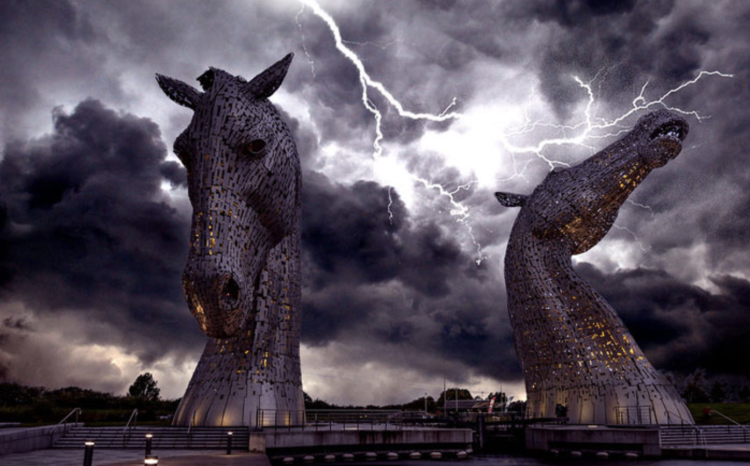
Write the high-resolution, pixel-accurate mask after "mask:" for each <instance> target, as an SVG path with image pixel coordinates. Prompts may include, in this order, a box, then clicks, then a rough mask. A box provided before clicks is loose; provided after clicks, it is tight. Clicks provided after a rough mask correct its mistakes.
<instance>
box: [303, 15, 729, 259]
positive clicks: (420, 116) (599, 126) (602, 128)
mask: <svg viewBox="0 0 750 466" xmlns="http://www.w3.org/2000/svg"><path fill="white" fill-rule="evenodd" d="M300 2H301V3H302V9H301V10H300V12H298V13H297V24H298V25H299V28H300V32H302V26H301V23H300V22H299V16H300V15H301V14H302V12H303V11H304V8H305V7H306V6H307V7H309V8H310V10H311V11H312V12H313V14H315V15H316V16H317V17H319V18H320V19H322V20H323V22H324V23H325V24H326V25H327V26H328V29H329V30H330V31H331V34H332V35H333V38H334V41H335V47H336V50H338V51H339V52H340V53H341V54H342V55H343V56H344V57H346V58H347V59H348V60H349V61H350V62H351V63H352V64H353V65H354V66H355V68H356V69H357V72H358V76H359V82H360V85H361V87H362V96H361V99H362V105H363V106H364V107H365V108H366V109H367V110H368V111H369V112H370V113H371V114H372V115H373V118H374V120H375V138H374V140H373V158H375V159H377V158H379V157H380V156H381V155H382V153H383V147H382V145H381V142H382V140H383V138H384V136H383V132H382V118H383V117H382V113H381V112H380V110H379V109H378V107H377V106H376V105H375V104H374V103H373V102H372V100H371V99H370V90H374V91H376V92H377V93H379V94H380V95H381V96H382V97H383V98H384V99H385V100H386V101H387V102H388V104H389V105H390V106H392V107H393V108H395V109H396V111H397V112H398V115H399V116H401V117H402V118H406V119H411V120H424V121H431V122H442V121H447V120H455V119H459V118H461V117H462V116H463V114H461V113H458V112H454V111H451V109H452V108H453V107H454V106H455V105H456V98H453V100H452V102H451V103H450V104H449V105H448V106H447V107H446V108H445V109H444V110H443V111H442V112H441V113H439V114H431V113H416V112H412V111H409V110H406V109H405V108H404V106H403V105H402V104H401V102H399V100H398V99H397V98H396V97H395V96H394V95H393V94H392V93H391V92H390V91H389V90H388V89H387V88H386V87H385V86H384V85H383V84H382V83H381V82H379V81H376V80H374V79H373V78H372V77H371V76H370V75H369V73H368V72H367V70H366V69H365V66H364V64H363V63H362V61H361V60H360V58H359V57H358V56H357V54H355V53H354V52H353V51H352V50H351V49H350V48H349V47H347V46H346V43H345V42H346V41H344V40H343V38H342V36H341V32H340V30H339V27H338V25H337V24H336V22H335V20H334V19H333V17H331V15H329V14H328V13H327V12H326V11H325V10H323V9H322V8H321V7H320V5H319V4H318V2H317V1H316V0H300ZM350 43H351V42H350ZM365 44H366V43H365ZM303 48H304V49H305V54H306V55H307V57H308V61H309V62H311V63H312V60H311V58H310V56H309V54H308V53H307V49H306V48H305V47H304V41H303ZM313 69H314V68H313ZM601 71H602V70H600V71H599V72H598V73H597V74H596V75H595V76H594V78H593V79H592V80H591V81H588V82H584V81H583V80H581V79H580V78H579V77H578V76H572V79H573V80H575V82H576V83H577V84H578V86H579V87H580V88H581V89H582V90H584V91H585V93H586V96H587V102H586V106H585V108H584V110H583V120H582V121H580V122H578V123H576V124H574V125H559V124H554V123H547V122H543V121H531V119H530V118H528V114H527V116H526V121H525V122H524V123H523V124H522V125H521V126H520V127H518V128H515V129H503V130H502V131H500V133H499V137H500V143H501V145H502V146H503V148H504V149H505V150H506V151H507V152H508V153H509V154H510V156H511V159H512V162H513V174H512V175H511V177H509V178H507V179H513V178H519V177H520V178H522V179H525V180H527V181H528V179H527V178H526V176H525V171H526V169H527V168H528V166H529V163H530V161H531V160H532V159H530V160H527V161H526V162H525V163H523V164H521V169H520V170H519V169H518V166H519V163H518V160H517V159H516V155H519V154H532V155H534V156H536V157H537V158H538V159H540V160H542V161H544V162H545V163H547V165H548V166H549V168H550V170H552V169H554V168H555V167H557V166H564V167H568V166H570V164H569V163H567V162H563V161H560V160H554V159H551V158H549V157H548V156H546V155H545V154H544V151H545V149H547V148H548V147H550V146H562V145H573V146H580V147H584V148H587V149H589V150H591V151H592V152H593V151H594V150H595V149H594V147H593V146H592V145H589V144H586V141H588V140H592V139H603V138H609V137H613V136H619V135H621V134H623V133H625V132H627V131H628V130H629V128H627V127H626V126H625V125H624V123H623V122H624V121H625V120H626V119H627V118H629V117H631V116H633V115H635V114H636V113H638V112H641V111H645V110H648V109H650V108H651V107H654V106H661V107H664V108H666V109H668V110H671V111H674V112H676V113H680V114H683V115H686V116H693V117H695V118H696V119H697V120H698V121H703V120H704V119H706V118H710V116H703V115H701V114H699V113H698V112H697V111H694V110H684V109H682V108H679V107H674V106H670V105H668V104H667V103H666V100H667V99H668V98H669V97H670V96H672V95H674V94H676V93H678V92H680V91H681V90H683V89H685V88H687V87H689V86H692V85H694V84H696V83H697V82H698V81H700V80H701V79H702V78H704V77H706V76H718V77H722V78H732V77H733V75H732V74H726V73H722V72H720V71H704V70H702V71H700V72H699V73H698V75H697V76H696V77H695V78H693V79H691V80H689V81H686V82H684V83H682V84H680V85H679V86H677V87H676V88H673V89H670V90H668V91H667V92H665V93H664V94H662V95H661V96H660V97H658V98H656V99H652V100H647V99H646V97H645V93H646V90H647V87H648V84H649V82H648V81H647V82H646V83H645V84H644V85H643V86H642V87H641V91H640V93H639V94H638V95H637V96H636V97H635V98H634V99H633V101H632V102H631V107H630V108H629V109H627V111H625V112H624V113H622V114H621V115H619V116H617V117H616V118H614V119H611V120H607V119H604V118H595V116H594V111H593V110H594V105H595V104H596V98H595V95H594V92H593V90H592V83H593V82H594V81H596V80H597V79H598V77H599V75H600V73H601ZM600 85H601V83H600ZM533 92H534V91H533V90H532V96H533ZM537 128H552V129H555V130H558V131H559V132H560V136H558V137H552V138H546V139H542V140H541V141H539V142H537V143H536V144H535V145H527V146H519V145H516V144H514V143H513V142H512V141H511V139H510V138H512V137H516V136H521V135H529V134H531V133H533V132H534V131H535V130H536V129H537ZM571 133H575V135H570V134H571ZM412 176H413V178H414V179H415V180H416V181H418V182H420V183H422V184H423V185H424V186H425V187H426V188H428V189H435V190H437V192H438V194H439V195H440V196H443V197H445V198H447V199H448V201H449V202H450V204H451V206H452V209H450V215H451V216H454V217H456V221H457V222H458V223H461V224H463V225H465V226H466V228H467V231H468V233H469V237H470V238H471V240H472V242H473V243H474V245H475V246H476V248H477V254H478V259H477V260H476V263H477V264H478V265H479V264H481V262H482V260H483V259H484V256H483V255H482V254H481V245H479V243H478V242H477V241H476V238H475V237H474V234H473V230H472V227H471V225H470V224H469V223H468V219H469V218H470V213H469V209H468V207H467V206H466V205H464V204H463V203H461V202H459V201H457V200H456V199H455V197H454V196H455V194H457V193H458V192H459V191H460V190H461V189H468V187H467V186H470V185H471V184H473V183H474V180H472V181H470V182H468V183H467V184H465V185H461V186H459V187H458V188H457V189H456V190H453V191H449V190H447V189H446V188H445V187H444V186H442V185H440V184H438V183H433V182H429V181H427V180H425V179H423V178H420V177H417V176H416V175H414V174H412ZM390 189H391V188H390V187H389V190H388V194H389V204H388V213H389V220H390V221H392V219H393V213H392V212H391V210H390V207H391V205H392V198H391V192H390ZM631 203H632V204H633V205H636V206H638V207H642V208H646V209H649V210H650V211H651V212H652V214H653V210H652V209H651V208H650V207H649V206H645V205H643V204H637V203H634V202H631ZM615 227H616V228H618V229H621V230H624V231H627V232H629V233H630V234H631V235H633V237H634V238H635V240H636V241H637V242H638V245H639V246H640V248H641V249H642V250H644V251H645V248H644V247H643V246H642V244H641V243H640V241H639V239H638V237H637V235H636V234H635V233H634V232H633V231H632V230H630V229H628V228H627V227H622V226H619V225H615Z"/></svg>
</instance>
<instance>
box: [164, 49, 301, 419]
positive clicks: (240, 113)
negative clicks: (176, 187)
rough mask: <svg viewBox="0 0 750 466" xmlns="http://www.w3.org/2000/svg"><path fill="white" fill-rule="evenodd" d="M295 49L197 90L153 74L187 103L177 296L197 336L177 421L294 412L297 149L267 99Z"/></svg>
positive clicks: (212, 76)
mask: <svg viewBox="0 0 750 466" xmlns="http://www.w3.org/2000/svg"><path fill="white" fill-rule="evenodd" d="M291 61H292V54H289V55H287V56H286V57H284V58H283V59H282V60H280V61H279V62H277V63H276V64H274V65H272V66H271V67H270V68H268V69H267V70H265V71H263V72H262V73H260V74H259V75H258V76H256V77H255V78H254V79H252V80H251V81H249V82H248V81H245V80H244V79H242V78H241V77H239V76H232V75H231V74H229V73H227V72H225V71H222V70H220V69H216V68H210V69H209V70H208V71H206V72H205V73H203V74H202V75H201V76H200V77H199V78H198V81H199V83H200V85H201V87H202V89H203V92H201V91H198V90H197V89H195V88H193V87H192V86H190V85H188V84H186V83H184V82H182V81H178V80H176V79H172V78H168V77H165V76H161V75H157V77H156V79H157V81H158V83H159V86H161V88H162V90H163V91H164V92H165V93H166V94H167V96H169V98H170V99H172V100H173V101H175V102H176V103H178V104H180V105H182V106H185V107H187V108H189V109H191V110H193V112H194V113H193V118H192V121H191V122H190V125H189V126H188V127H187V129H186V130H185V131H184V132H183V133H182V134H181V135H180V136H178V137H177V139H176V140H175V143H174V151H175V154H176V155H177V156H178V157H179V158H180V160H181V161H182V163H183V164H184V165H185V168H186V170H187V176H188V195H189V197H190V203H191V204H192V206H193V219H192V227H191V232H190V251H189V253H188V261H187V266H186V267H185V271H184V274H183V278H182V286H183V291H184V295H185V300H186V301H187V303H188V306H189V308H190V312H191V313H192V314H193V315H194V316H195V318H196V319H197V320H198V324H199V325H200V328H201V329H202V330H203V332H204V333H205V334H206V335H208V336H209V337H211V339H210V340H209V341H208V343H207V344H206V347H205V349H204V351H203V355H202V356H201V359H200V361H199V362H198V367H197V368H196V369H195V373H194V374H193V377H192V379H191V380H190V383H189V385H188V388H187V391H186V393H185V396H184V397H183V398H182V402H181V403H180V406H179V408H178V409H177V413H176V414H175V417H174V424H175V425H200V426H233V425H249V426H253V425H255V424H256V422H257V413H258V409H269V410H277V411H279V412H283V413H284V415H283V417H284V421H285V422H289V423H297V422H299V421H300V420H301V419H302V416H303V415H304V414H303V411H302V410H303V409H304V400H303V396H302V383H301V377H300V363H299V336H300V306H301V303H300V296H301V295H300V228H299V223H300V188H301V174H300V161H299V156H298V154H297V148H296V146H295V143H294V140H293V138H292V135H291V132H290V131H289V128H288V127H287V125H286V123H284V121H283V120H282V118H281V116H280V115H279V112H278V111H277V110H276V108H275V107H274V106H273V104H271V103H270V102H269V101H268V98H269V97H270V96H271V95H272V94H273V93H274V92H275V91H276V90H277V89H278V88H279V86H280V85H281V82H282V81H283V79H284V77H285V76H286V73H287V70H288V69H289V65H290V63H291Z"/></svg>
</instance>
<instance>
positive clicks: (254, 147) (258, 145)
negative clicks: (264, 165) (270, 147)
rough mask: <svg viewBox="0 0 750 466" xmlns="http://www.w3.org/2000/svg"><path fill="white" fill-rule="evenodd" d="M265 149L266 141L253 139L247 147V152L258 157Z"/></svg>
mask: <svg viewBox="0 0 750 466" xmlns="http://www.w3.org/2000/svg"><path fill="white" fill-rule="evenodd" d="M265 148H266V141H264V140H262V139H254V140H252V141H250V143H249V144H248V145H247V151H248V152H249V153H250V154H252V155H258V154H260V153H261V152H263V149H265Z"/></svg>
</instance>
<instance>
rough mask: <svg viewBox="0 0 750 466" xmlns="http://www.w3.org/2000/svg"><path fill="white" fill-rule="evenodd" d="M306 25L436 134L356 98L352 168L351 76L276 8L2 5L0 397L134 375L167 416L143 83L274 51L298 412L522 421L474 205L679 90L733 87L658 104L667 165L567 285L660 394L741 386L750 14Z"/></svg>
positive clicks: (444, 15) (680, 5) (122, 383)
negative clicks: (634, 356)
mask: <svg viewBox="0 0 750 466" xmlns="http://www.w3.org/2000/svg"><path fill="white" fill-rule="evenodd" d="M321 6H322V8H323V9H324V10H325V11H326V12H328V13H329V14H330V15H331V16H332V17H333V19H334V20H335V21H336V22H337V24H338V26H339V27H340V32H341V36H342V38H343V40H344V42H343V44H342V45H343V46H345V47H347V48H349V49H350V50H351V51H352V52H354V53H355V54H356V55H357V56H358V57H359V58H360V59H361V61H362V64H363V65H364V69H365V70H366V72H367V73H368V74H369V77H370V78H371V79H372V80H374V81H378V82H380V83H382V85H383V86H384V87H385V89H387V91H388V92H390V93H391V94H392V96H393V97H394V98H395V99H397V100H398V101H399V102H400V103H401V104H402V105H403V108H404V110H407V111H411V112H415V113H419V112H423V113H429V114H432V115H439V114H441V112H443V111H444V110H445V109H446V108H447V107H448V106H449V105H450V104H451V103H452V102H453V101H454V99H455V105H453V106H452V107H450V109H449V110H448V112H449V113H450V112H456V113H457V114H459V115H458V116H459V117H458V118H452V119H448V120H446V121H443V122H430V121H424V120H414V119H409V118H404V117H402V116H400V115H399V112H398V109H397V107H396V106H395V105H393V104H391V103H389V102H388V100H387V99H386V98H385V97H384V95H383V94H381V93H379V92H378V91H377V90H375V89H373V88H370V89H369V90H368V98H369V100H370V102H371V103H370V104H369V105H372V106H374V107H376V108H377V109H379V111H380V112H381V113H382V127H381V130H382V133H383V139H382V141H381V142H380V144H381V145H382V154H380V155H376V154H374V147H373V143H374V141H375V138H376V133H377V128H376V123H375V118H374V116H373V114H372V113H371V112H370V111H368V109H367V107H366V106H365V105H364V104H363V101H362V99H363V97H362V86H361V83H360V78H359V74H358V70H357V68H356V67H355V66H354V64H353V63H352V62H351V61H350V60H349V59H348V58H346V57H345V56H344V55H343V54H342V53H341V52H340V51H338V50H337V49H336V43H335V42H334V36H333V34H332V32H331V30H330V29H329V28H328V26H327V25H326V23H325V22H324V21H323V20H322V19H321V18H320V17H319V16H318V15H316V14H314V12H313V10H312V9H311V7H309V6H308V7H306V8H302V4H301V3H298V2H296V1H292V0H287V1H283V2H282V1H277V0H273V1H270V0H269V1H249V0H246V1H212V2H202V1H197V0H194V1H180V2H176V1H175V2H167V1H137V0H136V1H127V2H104V1H75V0H56V1H38V0H33V1H21V0H18V1H12V0H5V1H3V2H0V50H1V52H0V83H2V86H0V139H1V141H0V143H2V155H1V156H0V157H1V159H0V203H1V205H2V207H0V380H5V381H14V382H19V383H24V384H29V385H42V386H46V387H50V388H52V387H62V386H68V385H78V386H83V387H89V388H94V389H98V390H104V391H108V392H113V393H118V394H121V393H124V391H125V390H126V389H127V387H128V386H129V384H130V383H132V382H133V380H134V379H135V377H136V376H137V375H138V374H139V373H141V372H145V371H150V372H152V373H154V375H155V377H156V379H157V380H158V381H159V386H160V387H161V389H162V394H163V395H165V396H166V397H179V396H181V395H182V393H183V392H184V389H185V387H186V385H187V381H188V379H189V377H190V375H191V374H192V371H193V369H194V367H195V364H196V363H197V360H198V357H199V355H200V352H201V350H202V349H203V344H204V342H205V339H206V337H205V336H203V335H202V333H201V332H200V330H199V328H198V325H197V323H196V321H195V320H194V318H193V317H192V316H191V315H190V313H189V311H188V309H187V305H186V304H185V302H184V300H183V297H182V292H181V286H180V280H181V274H182V268H183V266H184V264H185V260H186V257H187V249H188V236H189V231H188V230H189V224H190V216H191V207H190V204H189V202H188V200H187V194H186V189H185V182H186V175H185V171H184V169H183V168H182V166H181V165H180V163H179V162H178V161H177V159H176V158H175V156H174V154H173V153H172V149H171V147H172V143H173V141H174V139H175V137H176V136H177V135H178V134H179V133H180V132H181V131H182V130H183V129H184V128H185V127H186V126H187V124H188V123H189V121H190V118H191V111H190V110H188V109H185V108H183V107H179V106H177V105H175V104H174V103H173V102H171V101H170V100H169V99H168V98H167V97H166V96H165V95H164V94H163V93H162V91H161V90H160V89H159V87H158V85H157V83H156V81H155V79H154V75H155V73H157V72H158V73H160V74H164V75H167V76H171V77H173V78H176V79H180V80H183V81H185V82H188V83H191V84H193V85H195V86H197V82H196V81H195V78H197V77H198V76H200V75H201V74H202V73H203V72H204V71H205V70H206V69H207V68H208V67H209V66H214V67H218V68H221V69H224V70H226V71H228V72H230V73H232V74H239V75H242V76H244V77H245V78H247V79H250V78H252V77H253V76H255V75H256V74H257V73H259V72H261V71H262V70H264V69H265V68H266V67H268V66H269V65H271V64H272V63H274V62H276V61H277V60H279V59H280V58H281V57H283V56H284V55H285V54H286V53H288V52H294V53H295V60H294V62H293V63H292V66H291V69H290V71H289V74H288V75H287V78H286V80H285V82H284V84H283V85H282V86H281V88H280V90H279V91H278V92H277V93H276V94H275V95H274V96H273V97H272V98H271V100H272V101H273V102H274V103H275V104H276V105H277V106H278V107H280V109H281V110H282V113H283V115H284V116H285V118H286V120H287V122H288V123H289V124H290V126H291V128H292V129H293V132H294V133H295V137H296V140H297V145H298V148H299V152H300V155H301V158H302V166H303V183H304V186H303V219H302V222H303V223H302V242H303V243H302V247H303V261H304V262H303V310H302V319H303V328H302V374H303V382H304V389H305V390H306V391H307V392H308V393H309V394H310V395H311V396H313V397H314V398H323V399H326V400H328V401H333V402H337V403H361V404H368V403H374V404H385V403H391V402H406V401H409V400H411V399H414V398H417V397H419V396H422V395H424V393H425V392H428V393H429V394H430V395H433V396H437V395H439V393H440V391H441V390H442V387H443V379H444V378H445V379H447V384H448V385H449V386H451V385H461V386H464V387H467V388H470V389H471V390H472V392H474V393H475V394H482V393H484V394H485V395H486V394H487V393H488V392H489V391H497V390H499V389H500V387H501V385H502V387H503V388H504V389H505V390H506V391H509V392H510V394H512V395H515V396H516V397H520V398H523V397H524V396H525V395H524V393H523V387H522V377H521V373H520V368H519V366H518V362H517V360H516V356H515V350H514V347H513V338H512V333H511V329H510V325H509V321H508V316H507V309H506V297H505V285H504V277H503V271H502V264H503V257H504V253H505V246H506V242H507V239H508V235H509V232H510V227H511V225H512V223H513V220H514V219H515V216H516V215H517V210H514V209H507V208H504V207H502V206H501V205H500V204H499V203H498V202H497V201H496V200H495V199H494V196H493V192H495V191H507V192H517V193H522V194H528V193H530V192H531V191H532V190H533V188H534V187H535V186H536V185H537V184H538V183H539V182H540V181H541V180H542V179H543V178H544V176H545V175H546V173H547V172H548V171H549V170H550V163H548V161H553V163H552V165H555V163H556V162H561V163H567V164H575V163H577V162H579V161H581V160H583V159H585V158H586V157H588V156H589V155H591V154H592V153H594V152H595V151H596V150H599V149H601V148H603V147H604V146H605V145H606V144H608V143H609V142H611V141H613V140H614V137H613V136H607V134H613V133H616V132H618V131H623V130H627V129H628V128H629V127H631V126H632V125H633V124H634V123H635V121H636V120H637V118H638V117H639V116H640V115H643V114H644V113H645V112H643V111H638V112H633V113H632V115H630V116H629V117H627V118H625V119H623V120H622V121H621V123H620V124H618V125H616V126H613V127H612V128H609V129H607V130H593V131H587V130H586V124H585V123H586V118H587V116H586V115H587V114H588V115H589V121H590V122H592V123H594V124H602V123H603V122H606V121H612V120H614V119H615V118H617V117H618V116H620V115H624V114H626V113H628V112H629V111H630V110H631V109H632V108H633V104H634V102H635V103H636V104H638V103H640V104H643V103H644V102H649V101H655V100H658V99H659V98H660V97H662V96H663V95H665V94H666V93H667V92H668V91H669V90H670V89H676V88H678V87H679V86H681V85H682V84H683V83H686V82H689V81H691V80H694V79H696V78H697V77H698V76H699V74H700V72H701V71H719V72H721V73H724V74H732V75H733V77H731V78H730V77H722V76H719V75H703V76H702V77H701V78H700V79H699V80H697V81H696V82H695V83H694V84H691V85H688V86H686V87H684V88H682V89H680V90H679V91H678V92H675V93H672V94H670V95H669V96H668V97H667V98H666V99H664V101H663V103H664V105H666V106H668V107H674V108H679V109H682V110H683V111H685V112H689V113H690V112H696V113H690V114H689V115H688V116H687V117H686V118H687V119H688V122H689V123H690V125H691V130H690V134H689V136H688V138H687V140H686V141H685V143H684V146H683V151H682V154H681V155H680V156H679V157H678V158H677V159H675V160H673V161H671V162H670V163H669V164H668V165H667V166H665V167H664V168H661V169H659V170H656V171H655V172H653V173H652V174H651V175H650V176H649V177H648V178H647V179H646V180H645V182H643V184H642V185H641V186H640V187H639V188H638V189H637V190H636V191H635V193H634V194H633V195H632V196H631V197H630V200H631V201H632V202H629V203H627V204H625V206H624V207H623V209H622V210H621V211H620V215H619V217H618V220H617V223H616V226H615V228H613V229H612V231H611V232H610V233H609V234H608V235H607V237H606V238H605V239H604V240H603V241H602V242H601V243H600V244H599V245H598V246H596V247H595V248H594V249H592V250H591V251H589V252H587V253H585V254H583V255H580V256H576V257H574V262H575V264H576V268H577V270H578V271H579V272H580V273H581V275H582V276H583V277H585V278H586V279H587V280H588V281H589V282H591V283H592V285H593V286H594V287H595V288H596V289H597V290H599V291H600V292H602V294H603V295H604V296H605V297H606V298H607V299H608V300H609V302H610V303H611V304H612V305H613V307H614V308H615V309H616V310H617V311H618V312H619V314H620V316H621V317H622V319H623V320H624V322H625V323H626V325H627V326H628V327H629V329H630V330H631V332H632V333H633V335H634V336H635V338H636V340H637V341H638V343H639V344H640V345H641V347H642V348H643V349H644V350H645V352H646V354H647V356H648V358H649V359H650V360H651V362H652V363H653V364H654V365H655V366H656V367H657V368H659V369H661V370H662V371H664V372H670V373H672V374H673V375H674V377H675V378H676V379H678V380H679V379H680V378H682V377H684V376H686V375H687V374H690V373H691V372H693V371H694V370H695V369H696V368H705V369H706V370H707V372H708V374H709V376H710V377H713V378H722V379H726V380H737V381H743V380H746V378H747V377H749V376H750V365H748V364H747V363H746V362H745V361H744V359H742V358H744V357H746V356H747V355H748V354H750V248H748V246H749V245H750V234H749V233H748V228H749V227H750V215H748V207H749V206H750V189H748V183H750V166H749V165H748V162H750V159H749V158H748V155H747V154H748V149H747V147H748V145H750V131H748V130H747V128H748V127H750V106H749V105H748V104H749V103H750V87H749V86H748V83H750V79H749V78H750V76H748V71H750V28H748V27H747V25H748V24H750V4H748V3H747V2H743V1H739V0H737V1H712V2H704V1H698V0H693V1H680V2H677V1H662V0H654V1H634V0H633V1H613V2H606V1H595V0H575V1H568V2H565V1H557V2H553V1H547V0H538V1H529V0H518V1H504V2H488V1H460V2H459V1H450V0H437V1H427V0H423V1H416V0H414V1H412V0H399V1H395V0H385V1H378V2H366V1H362V0H358V1H352V0H339V1H325V2H321ZM576 77H577V78H579V80H580V82H581V83H584V84H588V87H589V88H590V89H591V92H592V95H593V98H594V101H593V103H592V104H591V105H588V104H589V103H590V101H589V95H588V93H587V90H586V89H585V88H584V87H582V86H581V84H579V83H578V82H577V81H576ZM647 83H648V84H647ZM646 84H647V86H646V87H645V88H644V85H646ZM641 93H642V95H643V99H640V100H637V97H638V96H639V94H641ZM658 107H659V105H654V106H652V107H651V109H656V108H658ZM535 122H536V124H534V123H535ZM561 125H562V126H564V127H561ZM584 133H585V135H586V136H587V137H585V138H581V141H580V144H560V145H548V146H546V147H545V148H544V150H543V151H542V152H540V153H538V154H535V153H533V152H531V151H525V152H523V151H513V150H512V149H511V148H510V144H512V145H514V146H516V147H522V146H534V145H537V144H539V143H540V142H541V141H544V140H548V139H551V138H560V137H568V138H575V137H576V136H578V135H581V134H584ZM545 159H546V160H548V161H545ZM420 180H421V181H420Z"/></svg>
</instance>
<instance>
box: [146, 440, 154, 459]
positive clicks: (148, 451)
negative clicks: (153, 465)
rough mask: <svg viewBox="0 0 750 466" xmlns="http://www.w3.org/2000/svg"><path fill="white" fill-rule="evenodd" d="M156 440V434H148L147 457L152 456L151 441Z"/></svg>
mask: <svg viewBox="0 0 750 466" xmlns="http://www.w3.org/2000/svg"><path fill="white" fill-rule="evenodd" d="M153 439H154V434H146V454H145V457H146V458H148V457H149V456H151V441H152V440H153Z"/></svg>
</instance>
